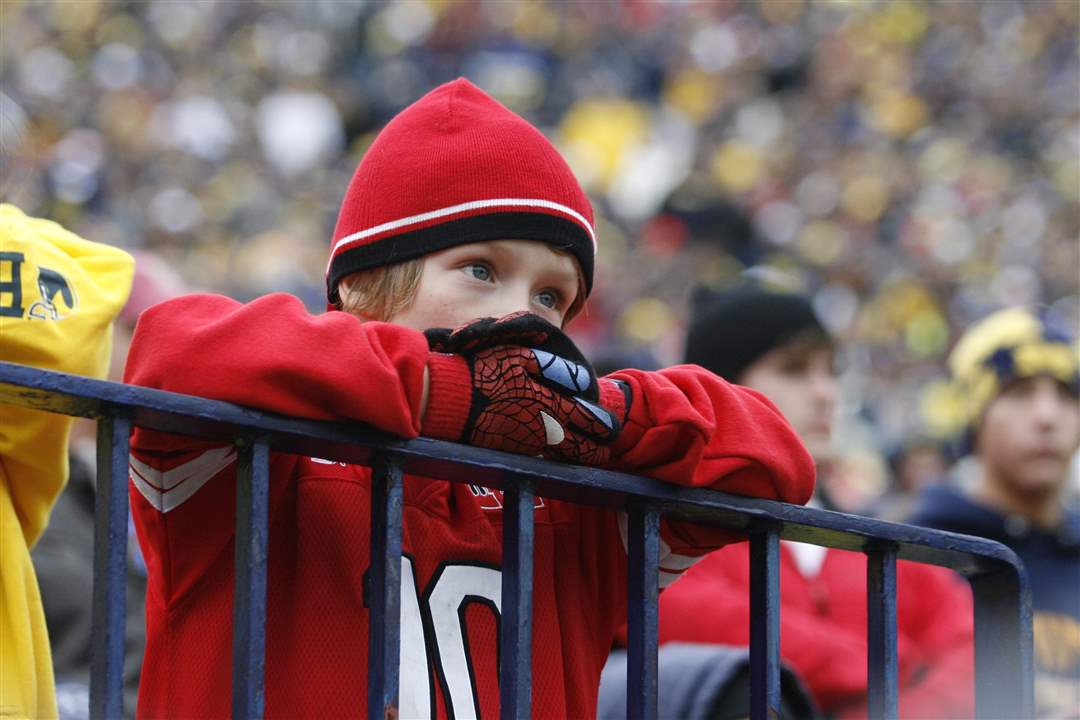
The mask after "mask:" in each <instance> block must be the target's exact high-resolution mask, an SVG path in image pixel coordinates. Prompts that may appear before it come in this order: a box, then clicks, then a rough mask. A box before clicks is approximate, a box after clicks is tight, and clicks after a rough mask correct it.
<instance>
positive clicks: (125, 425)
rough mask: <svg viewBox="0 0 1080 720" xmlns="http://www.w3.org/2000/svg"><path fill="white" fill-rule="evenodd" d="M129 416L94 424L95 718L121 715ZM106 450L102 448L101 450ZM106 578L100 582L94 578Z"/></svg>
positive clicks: (92, 701) (92, 667)
mask: <svg viewBox="0 0 1080 720" xmlns="http://www.w3.org/2000/svg"><path fill="white" fill-rule="evenodd" d="M130 434H131V418H130V416H129V413H127V412H122V411H121V412H117V413H116V414H115V415H113V416H111V417H105V418H102V419H101V420H100V421H99V422H98V460H97V477H98V483H97V500H96V502H95V503H94V513H95V515H96V518H95V523H94V578H95V581H94V590H93V600H92V609H91V612H92V624H93V627H94V628H98V629H100V632H101V634H100V635H97V636H96V637H98V638H100V639H101V641H100V642H98V643H95V648H97V649H99V651H98V652H95V653H93V654H92V655H91V660H90V672H91V675H92V676H94V677H98V678H100V679H101V680H100V682H98V683H97V684H96V685H93V686H91V688H90V710H91V713H92V714H93V715H94V716H95V717H121V716H122V715H123V707H124V705H123V703H124V695H123V684H124V626H125V620H124V615H125V612H126V605H127V598H126V597H125V587H126V585H125V579H126V574H125V573H126V570H127V529H128V499H127V493H128V489H127V475H128V436H129V435H130ZM102 450H104V452H102ZM98 578H104V579H105V580H104V582H98V580H97V579H98Z"/></svg>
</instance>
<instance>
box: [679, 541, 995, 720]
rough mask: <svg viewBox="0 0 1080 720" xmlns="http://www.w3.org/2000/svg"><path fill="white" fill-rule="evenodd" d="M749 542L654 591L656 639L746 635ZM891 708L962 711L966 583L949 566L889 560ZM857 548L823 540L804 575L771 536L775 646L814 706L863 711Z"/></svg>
mask: <svg viewBox="0 0 1080 720" xmlns="http://www.w3.org/2000/svg"><path fill="white" fill-rule="evenodd" d="M749 556H750V553H749V545H748V544H746V543H742V544H739V545H730V546H728V547H725V548H723V549H722V550H718V551H716V552H714V553H712V554H710V555H708V556H707V557H705V558H703V559H702V560H701V561H700V562H699V563H697V564H696V565H694V567H692V568H690V570H689V572H687V573H686V574H685V575H684V576H683V577H681V578H680V579H679V581H678V582H676V583H674V584H672V586H671V587H669V588H668V589H666V590H665V591H664V592H663V593H662V594H661V596H660V642H674V641H681V642H704V643H723V644H727V645H748V644H749V641H750V637H749V627H750V625H749V622H750V610H749V587H750V581H749V577H750V557H749ZM896 586H897V600H896V620H897V622H896V627H897V633H896V641H897V660H898V664H899V670H898V677H897V681H898V683H899V691H900V703H899V713H900V717H901V718H920V719H922V718H961V717H972V716H973V714H974V711H975V705H974V690H973V687H974V686H973V679H974V646H973V635H972V633H973V625H972V623H973V618H972V605H971V592H970V590H968V589H967V588H965V587H964V586H963V584H962V581H961V580H959V579H958V578H957V576H956V575H955V574H954V573H953V572H952V571H951V570H947V569H945V568H941V567H934V566H931V565H923V564H919V563H913V562H907V561H904V560H900V561H898V562H897V563H896ZM866 637H867V636H866V556H865V555H863V554H862V553H856V552H848V551H846V550H836V549H832V548H830V549H829V550H828V551H827V552H826V553H825V556H824V562H823V563H822V564H821V567H820V569H819V570H818V572H817V573H816V574H813V575H809V576H807V575H804V574H803V573H802V572H801V571H800V570H799V567H798V564H797V562H796V559H795V557H794V553H793V552H792V550H791V548H790V546H789V545H788V543H786V542H784V543H781V546H780V654H781V657H782V658H783V660H784V662H786V663H788V664H789V665H791V667H792V668H794V669H795V670H796V672H798V674H799V676H800V677H801V678H802V679H803V680H804V681H805V682H806V685H807V687H808V688H809V690H810V692H811V694H812V695H813V696H814V700H815V701H817V703H818V705H820V706H821V708H822V710H824V711H826V712H827V713H829V714H830V715H834V716H836V717H842V718H859V717H866V663H867V659H866Z"/></svg>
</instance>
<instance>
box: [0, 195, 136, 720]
mask: <svg viewBox="0 0 1080 720" xmlns="http://www.w3.org/2000/svg"><path fill="white" fill-rule="evenodd" d="M134 267H135V263H134V261H133V260H132V258H131V256H130V255H128V254H127V253H125V252H124V251H122V250H119V249H117V248H114V247H109V246H107V245H101V244H98V243H93V242H89V241H87V240H83V239H82V238H80V237H79V236H77V235H75V234H74V233H71V232H68V231H67V230H64V229H63V228H62V227H60V226H59V225H57V224H56V223H54V222H50V221H48V220H39V219H37V218H31V217H27V216H26V215H25V214H23V213H22V211H20V210H19V209H18V208H15V207H13V206H11V205H4V204H0V360H4V361H7V362H16V363H21V364H23V365H33V366H35V367H40V368H46V369H49V370H59V371H61V372H68V373H75V374H78V375H89V376H92V377H104V376H105V373H106V371H107V370H108V366H109V354H110V352H111V350H112V339H111V338H112V324H111V323H112V320H113V318H114V317H115V316H116V314H117V313H118V312H120V309H121V308H122V307H123V305H124V303H125V302H127V297H128V293H129V292H130V291H131V280H132V274H133V272H134ZM71 423H72V418H70V417H67V416H65V415H55V414H52V413H46V412H42V411H37V410H26V409H23V408H18V407H14V406H12V405H2V404H0V718H9V717H17V718H23V717H25V718H51V717H55V716H56V691H55V688H54V685H53V673H52V656H51V654H50V652H49V638H48V635H47V633H46V629H45V616H44V613H43V611H42V608H41V598H40V596H39V594H38V586H37V580H36V579H35V577H34V568H33V565H31V563H30V547H31V546H32V545H33V544H34V542H35V541H36V540H37V538H38V537H39V536H40V535H41V533H42V531H43V530H44V529H45V525H46V523H47V522H48V516H49V510H50V509H51V508H52V506H53V503H54V502H55V501H56V497H57V495H59V494H60V490H61V489H62V488H63V486H64V483H65V482H66V481H67V474H68V462H67V446H68V433H69V432H70V430H71ZM87 602H89V598H87Z"/></svg>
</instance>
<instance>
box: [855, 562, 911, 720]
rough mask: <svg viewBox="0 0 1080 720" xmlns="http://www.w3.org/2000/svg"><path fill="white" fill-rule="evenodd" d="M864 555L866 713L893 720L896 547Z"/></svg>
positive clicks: (894, 712)
mask: <svg viewBox="0 0 1080 720" xmlns="http://www.w3.org/2000/svg"><path fill="white" fill-rule="evenodd" d="M866 555H867V557H866V623H867V624H866V650H867V653H866V659H867V668H866V669H867V678H868V682H867V713H868V715H869V717H870V718H871V720H895V719H896V717H897V684H896V683H897V679H896V678H897V657H896V546H895V545H892V544H891V543H884V544H881V545H874V546H872V547H871V548H870V549H869V550H868V551H867V553H866ZM912 590H915V588H912Z"/></svg>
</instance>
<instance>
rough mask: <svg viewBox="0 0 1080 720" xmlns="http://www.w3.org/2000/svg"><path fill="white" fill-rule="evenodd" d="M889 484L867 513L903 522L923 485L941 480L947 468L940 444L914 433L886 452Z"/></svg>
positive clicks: (867, 509) (913, 506) (927, 485)
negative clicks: (890, 478)
mask: <svg viewBox="0 0 1080 720" xmlns="http://www.w3.org/2000/svg"><path fill="white" fill-rule="evenodd" d="M888 463H889V471H890V473H891V477H892V480H891V483H890V487H889V490H888V491H887V492H886V493H885V494H884V495H882V496H881V497H880V498H878V499H876V500H875V501H874V502H873V503H872V504H871V505H870V506H869V507H867V508H866V512H867V514H869V515H873V516H875V517H879V518H881V519H882V520H890V521H892V522H904V521H905V520H906V519H907V518H908V517H909V516H910V515H911V513H912V511H913V510H914V509H915V502H916V498H918V496H919V494H920V493H921V492H922V491H923V489H924V488H927V487H929V486H930V485H934V484H936V483H938V482H941V481H942V480H943V478H944V477H945V473H946V472H947V470H948V459H947V457H946V454H945V450H944V448H943V447H942V443H941V442H939V441H937V440H935V439H934V438H931V437H929V436H926V435H913V436H911V437H910V438H907V439H905V440H904V441H902V442H901V443H899V444H898V445H897V446H896V447H895V448H894V449H893V451H892V452H891V453H889V455H888Z"/></svg>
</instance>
